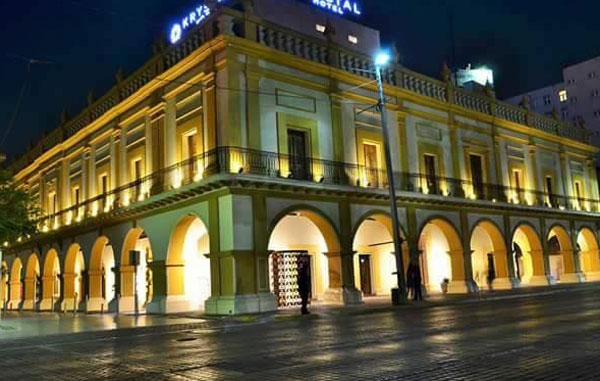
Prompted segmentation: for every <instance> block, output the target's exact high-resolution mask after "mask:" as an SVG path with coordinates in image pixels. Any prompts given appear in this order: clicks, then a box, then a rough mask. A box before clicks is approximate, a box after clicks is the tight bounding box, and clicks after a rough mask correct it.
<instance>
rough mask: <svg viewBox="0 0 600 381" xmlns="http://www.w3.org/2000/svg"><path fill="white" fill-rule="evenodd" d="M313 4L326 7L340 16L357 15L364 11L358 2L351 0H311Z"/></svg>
mask: <svg viewBox="0 0 600 381" xmlns="http://www.w3.org/2000/svg"><path fill="white" fill-rule="evenodd" d="M311 1H312V4H313V5H315V6H317V7H319V8H323V9H326V10H328V11H330V12H332V13H336V14H338V15H340V16H346V15H355V16H360V15H361V14H362V11H361V10H360V6H359V5H358V2H356V1H351V0H311Z"/></svg>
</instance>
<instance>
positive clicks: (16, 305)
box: [8, 257, 24, 310]
mask: <svg viewBox="0 0 600 381" xmlns="http://www.w3.org/2000/svg"><path fill="white" fill-rule="evenodd" d="M22 275H23V264H22V262H21V259H20V258H18V257H17V258H15V260H14V261H13V263H12V267H11V269H10V300H9V302H8V309H9V310H18V309H20V308H21V303H22V301H23V289H24V287H23V283H24V280H23V279H22V278H21V277H22Z"/></svg>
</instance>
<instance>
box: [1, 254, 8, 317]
mask: <svg viewBox="0 0 600 381" xmlns="http://www.w3.org/2000/svg"><path fill="white" fill-rule="evenodd" d="M8 274H9V271H8V263H6V261H2V267H1V268H0V275H1V277H0V298H2V299H0V303H1V305H0V308H2V309H3V310H4V309H6V308H7V304H8V290H9V288H10V285H9V283H8V280H9V277H8Z"/></svg>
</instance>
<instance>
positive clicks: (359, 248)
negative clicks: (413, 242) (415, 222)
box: [352, 210, 409, 296]
mask: <svg viewBox="0 0 600 381" xmlns="http://www.w3.org/2000/svg"><path fill="white" fill-rule="evenodd" d="M392 225H393V224H392V219H391V216H390V214H389V213H386V212H383V211H380V210H377V211H370V212H368V213H366V214H365V215H363V216H362V217H361V218H360V219H359V221H358V222H357V224H356V226H354V227H353V229H352V250H353V252H354V258H353V269H354V281H355V286H356V288H357V289H359V290H361V291H362V292H363V294H364V295H365V296H370V295H389V294H390V293H391V290H392V289H393V288H396V287H398V277H397V275H396V274H395V273H396V271H397V268H398V265H397V259H396V256H395V254H394V251H395V249H394V243H393V241H394V239H393V227H392ZM400 235H401V236H402V237H406V235H405V233H404V231H403V229H402V226H401V227H400ZM404 239H405V238H404ZM402 260H403V261H404V269H405V270H406V268H407V266H408V262H409V253H408V248H407V245H406V243H403V244H402Z"/></svg>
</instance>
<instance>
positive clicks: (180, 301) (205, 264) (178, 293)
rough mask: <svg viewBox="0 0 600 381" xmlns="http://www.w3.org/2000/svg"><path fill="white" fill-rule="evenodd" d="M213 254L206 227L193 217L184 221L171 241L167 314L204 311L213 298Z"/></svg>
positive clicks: (176, 229)
mask: <svg viewBox="0 0 600 381" xmlns="http://www.w3.org/2000/svg"><path fill="white" fill-rule="evenodd" d="M209 254H210V243H209V236H208V230H207V229H206V226H205V225H204V223H203V222H202V221H201V220H200V219H199V218H198V217H196V216H193V215H190V216H186V217H184V218H183V219H182V220H181V221H179V223H178V224H177V226H176V227H175V230H174V231H173V234H172V235H171V239H170V241H169V252H168V255H167V290H168V295H167V301H166V312H168V313H171V312H181V311H198V310H204V303H205V302H206V300H207V299H208V298H209V297H210V295H211V272H210V259H209Z"/></svg>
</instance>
